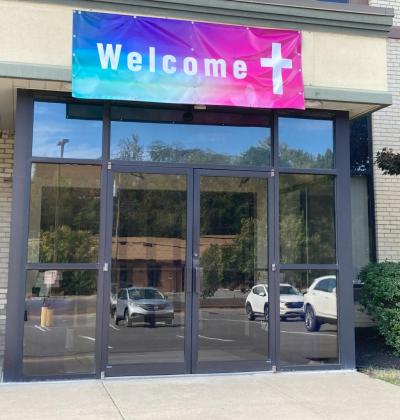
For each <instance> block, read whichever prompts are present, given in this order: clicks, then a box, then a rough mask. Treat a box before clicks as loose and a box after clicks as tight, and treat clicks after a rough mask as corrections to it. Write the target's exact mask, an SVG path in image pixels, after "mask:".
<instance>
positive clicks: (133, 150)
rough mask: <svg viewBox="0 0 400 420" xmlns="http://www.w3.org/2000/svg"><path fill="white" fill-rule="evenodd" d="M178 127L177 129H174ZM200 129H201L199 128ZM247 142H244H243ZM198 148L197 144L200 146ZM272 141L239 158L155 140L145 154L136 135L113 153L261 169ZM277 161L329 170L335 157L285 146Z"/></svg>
mask: <svg viewBox="0 0 400 420" xmlns="http://www.w3.org/2000/svg"><path fill="white" fill-rule="evenodd" d="M177 127H178V126H177ZM199 129H201V128H199ZM246 141H247V139H243V142H244V143H245V142H246ZM199 146H200V145H199ZM270 150H271V139H270V138H265V139H263V140H260V141H259V142H258V145H255V146H254V145H252V146H250V147H249V148H248V149H247V150H245V151H244V152H242V153H240V154H239V155H230V154H228V153H218V152H215V151H213V150H210V149H206V148H202V147H201V146H200V147H196V148H185V147H184V146H182V145H181V144H179V143H173V144H172V143H167V142H165V141H161V140H155V141H153V142H152V143H150V145H149V146H148V150H147V151H146V152H145V151H144V146H143V145H140V139H139V135H138V134H135V133H133V134H131V136H130V137H128V138H125V139H122V140H120V142H119V151H118V152H117V154H116V157H117V158H118V159H122V160H137V161H142V160H149V161H152V162H165V163H168V162H169V163H200V164H201V163H207V164H219V165H249V166H263V165H269V163H270ZM279 161H280V165H281V166H283V167H293V168H332V166H333V162H334V154H333V150H332V149H326V151H325V153H323V154H321V153H317V154H314V153H309V152H306V151H304V150H302V149H301V148H299V149H295V148H291V147H289V146H288V145H287V144H285V143H281V144H280V146H279Z"/></svg>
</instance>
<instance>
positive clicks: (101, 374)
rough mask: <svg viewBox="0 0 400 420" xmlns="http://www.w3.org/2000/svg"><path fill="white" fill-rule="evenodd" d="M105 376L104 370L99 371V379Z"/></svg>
mask: <svg viewBox="0 0 400 420" xmlns="http://www.w3.org/2000/svg"><path fill="white" fill-rule="evenodd" d="M105 378H106V373H105V372H104V370H102V371H101V372H100V379H101V380H103V379H105Z"/></svg>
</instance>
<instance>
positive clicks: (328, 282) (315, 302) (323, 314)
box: [304, 276, 337, 331]
mask: <svg viewBox="0 0 400 420" xmlns="http://www.w3.org/2000/svg"><path fill="white" fill-rule="evenodd" d="M336 302H337V299H336V277H335V276H324V277H318V278H316V279H315V280H314V281H313V283H312V284H311V286H310V287H309V288H308V290H307V292H306V293H305V294H304V312H305V327H306V329H307V331H319V329H320V328H321V325H322V324H325V323H329V324H335V323H336V322H337V309H336V306H337V305H336Z"/></svg>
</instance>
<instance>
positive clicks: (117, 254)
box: [112, 235, 234, 293]
mask: <svg viewBox="0 0 400 420" xmlns="http://www.w3.org/2000/svg"><path fill="white" fill-rule="evenodd" d="M233 238H234V236H232V235H219V236H202V237H201V240H200V253H201V255H202V254H203V253H204V252H205V251H206V250H207V249H208V248H209V247H210V246H211V245H220V246H223V245H229V244H230V243H232V240H233ZM185 254H186V240H184V239H178V238H157V237H128V238H118V239H117V240H116V239H115V238H113V244H112V255H113V261H117V263H114V264H113V274H114V275H113V278H114V282H119V284H117V285H116V286H118V288H121V287H129V286H138V287H145V286H151V287H156V288H157V289H158V290H160V291H161V292H175V293H176V292H182V291H183V290H184V286H183V285H184V270H185V266H186V260H185V258H186V257H185ZM116 272H119V274H118V275H117V273H116ZM114 284H115V283H114Z"/></svg>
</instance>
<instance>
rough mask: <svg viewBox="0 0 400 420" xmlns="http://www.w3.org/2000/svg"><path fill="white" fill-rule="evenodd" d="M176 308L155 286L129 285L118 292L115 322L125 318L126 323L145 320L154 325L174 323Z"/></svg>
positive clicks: (130, 323) (117, 322)
mask: <svg viewBox="0 0 400 420" xmlns="http://www.w3.org/2000/svg"><path fill="white" fill-rule="evenodd" d="M173 319H174V308H173V307H172V305H171V304H170V303H169V302H168V301H167V299H166V298H165V296H164V295H163V294H162V293H161V292H159V291H158V290H157V289H155V288H154V287H128V288H125V289H121V290H120V291H119V293H118V297H117V304H116V311H115V324H116V325H118V324H119V322H120V321H122V320H124V321H125V325H132V323H133V322H144V323H147V324H150V325H151V326H154V325H155V324H156V322H164V323H165V324H167V325H172V322H173Z"/></svg>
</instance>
